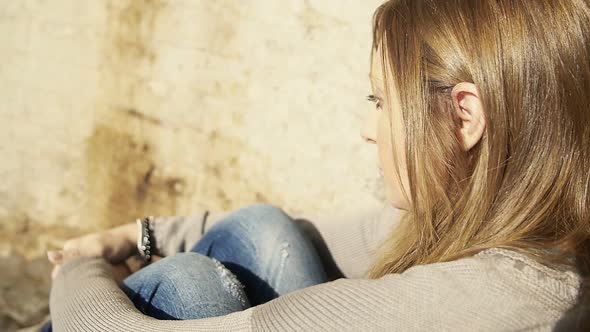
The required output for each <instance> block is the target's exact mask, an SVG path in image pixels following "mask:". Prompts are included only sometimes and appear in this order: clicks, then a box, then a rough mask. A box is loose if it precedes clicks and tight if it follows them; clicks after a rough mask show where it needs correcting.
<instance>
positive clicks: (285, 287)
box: [123, 204, 327, 319]
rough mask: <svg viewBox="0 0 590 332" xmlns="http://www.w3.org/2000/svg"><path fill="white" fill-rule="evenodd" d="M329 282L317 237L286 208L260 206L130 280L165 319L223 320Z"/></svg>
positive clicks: (140, 303)
mask: <svg viewBox="0 0 590 332" xmlns="http://www.w3.org/2000/svg"><path fill="white" fill-rule="evenodd" d="M326 281H327V277H326V273H325V271H324V269H323V267H322V264H321V262H320V258H319V256H318V254H317V253H316V251H315V249H314V248H313V246H312V244H311V242H310V240H309V239H307V238H306V237H305V234H304V233H303V232H302V231H301V230H300V229H299V228H298V226H297V225H296V224H295V222H294V221H293V220H292V219H291V218H290V217H289V216H288V215H287V214H285V212H283V211H282V210H281V209H279V208H276V207H273V206H271V205H266V204H255V205H251V206H248V207H245V208H242V209H239V210H237V211H235V212H233V213H231V214H229V215H228V216H226V217H225V218H224V219H223V220H220V221H219V222H218V223H216V224H215V225H214V226H213V227H212V228H211V229H210V230H209V231H207V232H206V233H205V234H204V235H203V237H202V238H201V239H200V240H199V241H198V242H197V243H196V244H195V245H194V247H193V248H192V249H191V252H187V253H179V254H176V255H173V256H169V257H166V258H164V259H162V260H160V261H158V262H156V263H153V264H151V265H148V266H147V267H145V268H143V269H141V270H139V271H138V272H136V273H134V274H132V275H130V276H129V277H127V279H125V281H124V282H123V290H124V291H125V292H126V293H127V295H128V296H129V298H130V299H131V300H132V301H133V303H134V304H135V306H136V307H137V308H138V309H139V310H140V311H142V312H143V313H144V314H146V315H148V316H151V317H154V318H157V319H197V318H205V317H213V316H221V315H226V314H229V313H232V312H234V311H239V310H244V309H247V308H249V307H251V306H256V305H258V304H261V303H265V302H267V301H270V300H272V299H274V298H276V297H278V296H281V295H283V294H286V293H289V292H292V291H295V290H297V289H301V288H305V287H309V286H313V285H316V284H319V283H323V282H326Z"/></svg>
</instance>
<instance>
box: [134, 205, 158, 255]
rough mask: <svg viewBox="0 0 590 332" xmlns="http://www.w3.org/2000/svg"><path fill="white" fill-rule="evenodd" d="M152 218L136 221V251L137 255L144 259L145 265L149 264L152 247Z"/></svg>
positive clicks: (153, 247)
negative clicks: (137, 251)
mask: <svg viewBox="0 0 590 332" xmlns="http://www.w3.org/2000/svg"><path fill="white" fill-rule="evenodd" d="M153 219H154V217H152V216H149V217H145V218H143V219H137V229H138V236H137V249H138V250H139V254H140V256H141V257H143V258H144V260H145V262H146V263H151V261H152V256H153V252H154V250H153V249H155V246H154V237H153V229H152V228H153V227H152V225H151V223H152V221H153Z"/></svg>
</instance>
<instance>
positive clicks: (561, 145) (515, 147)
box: [367, 0, 590, 278]
mask: <svg viewBox="0 0 590 332" xmlns="http://www.w3.org/2000/svg"><path fill="white" fill-rule="evenodd" d="M373 52H380V55H381V56H380V58H381V59H382V61H383V66H382V68H384V72H383V74H384V76H385V82H386V86H387V87H388V89H387V90H388V91H387V97H386V98H387V99H388V100H391V95H392V94H393V93H397V94H398V96H399V100H400V104H401V113H402V119H403V122H404V126H405V137H406V146H405V155H406V160H407V172H408V177H409V188H408V189H409V190H408V191H407V192H408V195H410V198H411V199H410V201H411V202H412V204H411V205H412V206H411V208H410V210H409V211H408V212H407V213H406V216H405V217H404V219H403V220H402V221H401V223H400V225H399V227H397V228H396V229H395V230H394V231H392V233H391V234H390V235H389V236H388V237H387V239H386V240H385V241H384V242H383V243H382V244H381V247H380V251H379V255H378V258H377V259H376V261H375V262H374V265H373V266H372V268H371V269H370V270H369V271H368V273H367V276H368V277H370V278H379V277H381V276H384V275H386V274H389V273H399V272H403V271H405V270H406V269H408V268H410V267H412V266H415V265H420V264H429V263H435V262H444V261H450V260H454V259H458V258H461V257H466V256H470V255H473V254H475V253H477V252H479V251H481V250H484V249H487V248H507V249H511V250H516V251H519V252H522V253H524V254H527V255H529V256H531V257H533V258H535V259H536V260H538V261H539V262H541V263H543V264H564V265H568V266H571V265H572V260H571V258H572V257H575V258H576V259H577V261H578V262H586V263H584V264H587V259H588V253H589V249H590V245H589V244H590V214H589V208H590V195H589V192H590V172H589V169H588V167H589V166H590V151H589V150H590V110H589V107H590V6H589V2H588V1H587V0H563V1H559V0H486V1H472V0H448V1H437V0H391V1H387V2H386V3H384V4H383V5H381V6H380V7H379V8H378V9H377V11H376V12H375V15H374V22H373ZM460 82H472V83H474V84H475V85H476V86H477V88H478V92H479V95H480V99H481V101H482V104H483V108H484V112H485V116H486V132H485V134H484V136H483V137H482V139H481V141H480V142H479V143H478V145H476V146H475V147H474V148H473V149H471V150H470V151H468V152H464V151H462V150H461V146H460V144H459V141H458V139H457V135H456V132H455V130H456V129H455V128H456V127H457V126H456V124H457V121H458V120H457V119H456V116H455V113H454V111H453V106H452V101H451V89H452V88H453V86H455V85H456V84H458V83H460ZM393 86H395V87H396V91H391V90H392V89H391V87H393ZM389 104H390V105H391V103H389ZM398 173H399V170H398ZM398 176H399V175H398Z"/></svg>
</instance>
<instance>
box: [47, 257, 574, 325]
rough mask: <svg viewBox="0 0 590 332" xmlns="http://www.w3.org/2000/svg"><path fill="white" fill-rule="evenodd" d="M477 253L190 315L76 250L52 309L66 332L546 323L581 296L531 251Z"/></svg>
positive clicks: (56, 285)
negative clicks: (180, 314) (160, 313)
mask: <svg viewBox="0 0 590 332" xmlns="http://www.w3.org/2000/svg"><path fill="white" fill-rule="evenodd" d="M478 256H479V257H469V258H463V259H460V260H457V261H452V262H445V263H437V264H430V265H421V266H415V267H412V268H410V269H408V270H407V271H405V272H404V273H401V274H391V275H387V276H384V277H382V278H380V279H375V280H369V279H345V278H342V279H338V280H335V281H331V282H327V283H323V284H319V285H315V286H312V287H308V288H304V289H301V290H298V291H294V292H291V293H288V294H285V295H283V296H280V297H279V298H276V299H274V300H272V301H269V302H267V303H264V304H261V305H258V306H255V307H252V308H249V309H247V310H244V311H239V312H235V313H232V314H229V315H225V316H219V317H212V318H206V319H198V320H184V321H172V320H156V319H153V318H151V317H148V316H145V315H143V314H142V313H140V312H139V311H138V310H137V309H136V308H135V307H134V305H133V303H132V302H131V301H130V300H129V299H128V298H127V296H126V295H125V294H124V293H123V292H122V291H121V290H120V289H119V287H118V286H117V285H116V283H115V282H114V280H113V278H112V275H111V272H110V269H109V264H108V263H107V262H106V261H105V260H104V259H101V258H89V257H77V258H74V259H72V260H69V261H68V262H67V263H66V264H65V265H64V266H63V269H62V270H61V271H60V272H59V273H58V275H57V277H56V280H55V281H54V284H53V288H52V290H51V299H50V308H51V317H52V321H53V326H54V329H55V331H60V332H73V331H88V332H92V331H155V332H160V331H161V332H169V331H179V332H182V331H187V332H188V331H339V330H341V331H384V330H387V331H391V330H396V331H439V330H444V331H456V330H465V329H469V330H475V331H507V330H510V331H512V330H526V329H530V328H531V327H536V328H539V329H542V330H545V329H546V330H549V326H550V325H551V324H552V323H553V322H554V321H555V320H556V319H557V317H558V316H559V315H560V314H561V313H562V312H563V311H565V310H567V308H568V306H569V305H570V304H571V303H569V300H571V301H574V300H575V292H574V290H575V287H574V286H575V285H572V286H568V287H566V285H567V284H566V283H565V282H563V280H562V279H563V278H562V277H561V278H562V279H555V278H554V277H552V275H551V274H546V275H543V277H542V278H541V277H539V276H538V275H539V273H540V272H539V270H538V268H535V267H534V266H531V265H532V264H531V263H528V261H526V260H522V261H521V260H518V261H519V262H521V264H520V265H517V264H515V262H516V261H517V260H516V259H515V258H511V257H512V256H510V255H499V254H492V255H489V254H488V255H487V256H486V255H478ZM519 259H520V258H519ZM524 265H526V266H531V267H530V268H525V269H523V266H524ZM566 300H567V301H566ZM548 301H549V302H550V303H551V304H552V305H551V306H548V305H547V303H548ZM541 327H543V328H541Z"/></svg>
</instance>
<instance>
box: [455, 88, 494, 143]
mask: <svg viewBox="0 0 590 332" xmlns="http://www.w3.org/2000/svg"><path fill="white" fill-rule="evenodd" d="M451 98H452V99H453V110H454V112H455V115H456V116H457V117H458V119H459V120H460V121H459V123H460V124H459V127H458V128H456V129H457V130H456V132H457V138H458V139H459V141H460V142H461V146H462V148H463V150H464V151H469V150H470V149H471V148H473V147H474V146H475V145H476V144H477V143H478V142H479V141H480V140H481V138H482V137H483V134H484V132H485V128H486V120H485V114H484V110H483V107H482V103H481V99H480V98H479V93H478V92H477V87H476V86H475V84H473V83H467V82H461V83H459V84H457V85H455V86H454V87H453V90H452V91H451Z"/></svg>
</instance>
